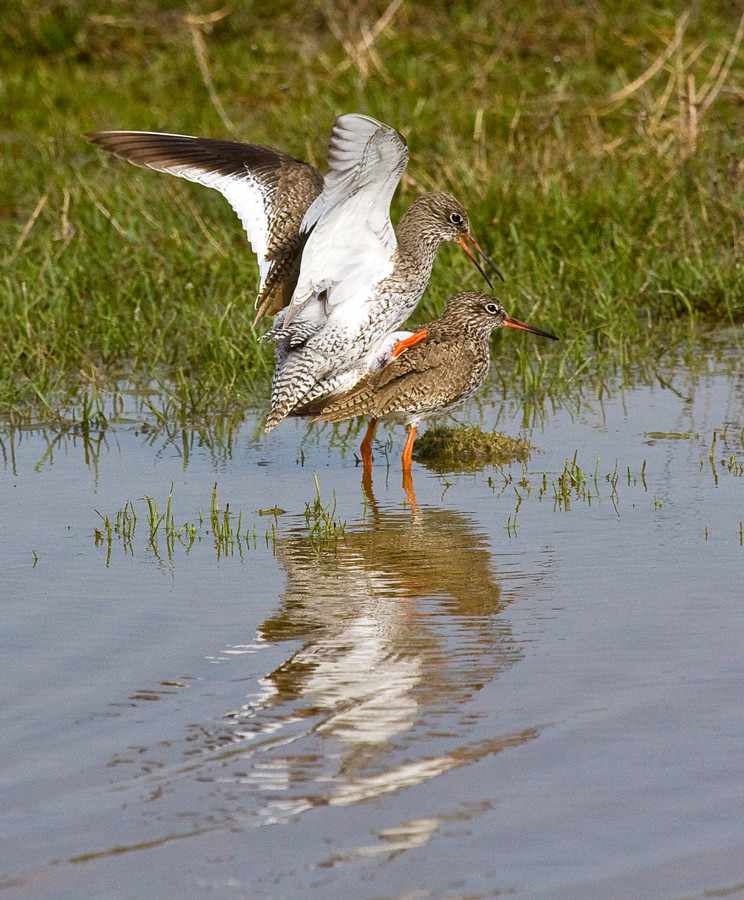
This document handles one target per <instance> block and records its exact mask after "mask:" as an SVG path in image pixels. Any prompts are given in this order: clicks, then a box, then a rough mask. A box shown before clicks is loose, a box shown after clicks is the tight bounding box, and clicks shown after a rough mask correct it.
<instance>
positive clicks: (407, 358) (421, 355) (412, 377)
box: [294, 291, 558, 474]
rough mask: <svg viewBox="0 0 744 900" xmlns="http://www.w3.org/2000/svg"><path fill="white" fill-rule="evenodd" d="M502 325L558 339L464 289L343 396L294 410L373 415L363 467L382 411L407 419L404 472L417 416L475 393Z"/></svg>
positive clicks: (340, 416) (328, 417)
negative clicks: (492, 339)
mask: <svg viewBox="0 0 744 900" xmlns="http://www.w3.org/2000/svg"><path fill="white" fill-rule="evenodd" d="M504 325H505V326H508V327H509V328H518V329H520V330H521V331H529V332H530V333H531V334H537V335H540V336H541V337H546V338H551V339H552V340H554V341H556V340H558V338H557V337H556V336H555V335H554V334H551V333H550V332H548V331H542V330H541V329H540V328H534V327H533V326H532V325H526V324H525V323H524V322H520V321H519V319H514V318H512V316H509V315H507V313H506V311H505V310H504V308H503V307H502V306H500V305H499V304H498V303H496V301H495V300H493V298H492V297H489V296H488V295H487V294H481V293H478V292H477V291H463V292H462V293H459V294H455V296H454V297H452V298H451V299H450V301H449V302H448V304H447V306H446V308H445V310H444V312H443V313H442V315H441V316H440V317H439V318H438V319H435V320H434V321H433V322H430V323H429V324H428V325H424V326H423V327H422V330H421V331H420V332H417V333H416V334H415V335H413V336H412V337H410V338H408V339H407V343H408V348H407V349H405V352H402V353H399V354H396V351H395V350H393V353H392V354H391V356H393V357H394V358H392V359H391V361H389V362H388V363H387V365H385V366H384V367H383V368H381V369H379V370H378V371H376V372H372V373H370V374H368V375H366V376H365V377H364V378H363V379H362V380H361V381H360V382H359V383H358V384H357V385H356V386H355V387H354V388H352V389H351V390H350V391H348V392H347V393H345V394H343V395H342V396H336V397H332V398H330V399H328V400H326V401H325V402H324V401H323V400H320V401H316V402H315V403H311V404H307V405H306V406H305V407H300V408H299V409H298V410H296V411H295V413H294V414H295V415H314V416H315V417H316V420H317V421H321V422H341V421H343V420H344V419H350V418H352V417H353V416H372V421H371V422H370V424H369V428H368V429H367V433H366V435H365V437H364V441H363V442H362V460H363V462H364V467H365V469H370V468H371V466H372V438H373V436H374V432H375V427H376V425H377V420H378V419H379V418H389V419H392V420H393V421H395V422H400V423H403V424H405V425H408V426H410V427H409V432H408V439H407V440H406V445H405V449H404V450H403V457H402V461H403V472H404V474H406V473H407V474H410V470H411V452H412V450H413V442H414V441H415V439H416V429H417V427H418V424H419V422H422V421H423V420H425V419H431V418H435V417H437V416H441V415H443V414H444V413H448V412H451V411H452V410H453V409H455V408H456V407H458V406H460V404H462V403H464V402H465V401H466V400H468V399H469V398H470V397H472V395H473V394H474V393H475V392H476V391H477V390H478V388H479V387H480V386H481V385H482V384H483V382H484V381H485V380H486V375H487V374H488V368H489V365H490V358H489V353H488V339H489V337H490V335H491V332H492V331H494V330H495V329H496V328H501V327H502V326H504ZM396 349H397V348H396Z"/></svg>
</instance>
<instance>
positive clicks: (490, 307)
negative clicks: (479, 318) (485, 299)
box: [486, 303, 499, 316]
mask: <svg viewBox="0 0 744 900" xmlns="http://www.w3.org/2000/svg"><path fill="white" fill-rule="evenodd" d="M498 311H499V308H498V306H497V305H496V304H495V303H486V312H489V313H491V315H492V316H495V315H497V314H498Z"/></svg>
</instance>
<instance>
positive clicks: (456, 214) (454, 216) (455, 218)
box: [449, 212, 465, 225]
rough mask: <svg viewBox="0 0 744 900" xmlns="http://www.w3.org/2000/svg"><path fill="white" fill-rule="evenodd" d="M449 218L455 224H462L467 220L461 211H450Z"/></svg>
mask: <svg viewBox="0 0 744 900" xmlns="http://www.w3.org/2000/svg"><path fill="white" fill-rule="evenodd" d="M449 220H450V222H452V224H453V225H462V223H463V222H464V221H465V219H463V217H462V216H461V215H460V213H459V212H453V213H450V217H449Z"/></svg>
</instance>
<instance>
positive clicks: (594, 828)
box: [0, 343, 744, 898]
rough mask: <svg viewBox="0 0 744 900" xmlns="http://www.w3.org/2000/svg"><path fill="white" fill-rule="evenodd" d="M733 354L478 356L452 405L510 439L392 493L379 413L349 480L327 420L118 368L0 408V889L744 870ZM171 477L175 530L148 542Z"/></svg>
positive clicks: (133, 891)
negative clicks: (539, 396) (527, 401)
mask: <svg viewBox="0 0 744 900" xmlns="http://www.w3.org/2000/svg"><path fill="white" fill-rule="evenodd" d="M737 352H739V351H737V350H736V348H733V347H729V346H728V345H727V344H725V343H722V344H720V345H719V346H718V348H717V350H715V352H714V351H713V350H710V351H709V355H708V357H707V362H705V363H701V362H700V359H699V355H698V361H697V363H696V365H695V366H694V367H690V368H688V367H687V366H685V365H682V364H681V363H680V364H674V365H672V364H668V365H666V366H664V367H662V368H660V369H659V371H658V373H656V374H657V376H658V377H655V378H654V379H653V380H651V383H648V384H639V385H637V386H634V387H629V388H625V389H624V390H616V391H615V392H614V393H613V392H607V391H603V396H602V398H601V399H600V398H599V397H598V395H597V391H591V390H589V389H585V390H584V391H583V392H582V393H581V394H580V397H581V399H580V402H576V403H574V404H573V405H572V406H570V407H556V408H553V407H549V406H547V405H546V406H543V407H539V408H537V407H534V406H530V405H527V406H526V407H522V406H521V405H520V404H517V403H515V402H514V401H513V400H509V399H507V401H506V402H504V401H502V399H501V398H500V397H499V396H497V394H498V391H497V390H496V389H495V388H494V390H493V391H492V393H491V394H490V395H486V397H485V399H483V398H481V399H480V400H479V401H478V402H477V403H475V402H473V403H471V404H470V405H469V406H468V407H467V408H465V409H463V410H462V411H461V412H460V413H459V414H458V419H459V420H461V421H474V422H478V423H479V424H480V425H481V426H482V427H485V428H488V429H490V428H492V427H493V426H494V425H495V424H498V427H499V428H500V429H502V430H504V431H506V432H507V433H509V434H512V435H517V434H523V435H525V436H526V437H527V438H528V439H529V440H530V442H531V443H532V444H533V445H534V446H535V448H536V449H535V450H534V451H533V453H532V456H531V459H530V461H529V463H527V464H526V466H524V467H523V466H522V465H521V464H515V465H513V466H511V467H505V468H504V469H502V470H498V469H496V468H494V467H488V466H486V467H483V468H481V469H479V470H476V471H465V472H457V473H451V472H450V473H439V472H437V471H435V470H433V469H430V468H426V467H424V466H422V465H421V464H416V463H415V464H414V471H413V476H414V487H415V503H414V504H412V503H411V499H409V498H408V497H407V495H406V494H405V492H404V491H403V489H402V487H401V479H400V460H399V454H400V451H401V449H402V444H403V435H402V432H401V430H400V429H397V430H392V431H389V432H387V433H386V432H385V431H384V429H383V430H382V431H381V433H380V437H381V442H380V443H379V444H378V445H377V448H376V452H375V469H374V478H373V489H372V491H371V492H369V491H368V492H366V493H365V492H364V491H363V490H362V486H361V470H360V469H359V468H357V466H356V464H355V449H356V441H357V439H356V437H355V436H354V435H353V434H351V433H347V432H346V430H345V428H341V429H339V430H337V431H333V429H332V428H331V427H329V426H325V427H320V428H319V427H316V426H312V427H310V428H308V426H307V424H306V423H302V422H287V423H284V424H283V425H282V426H281V428H279V429H277V431H276V432H274V433H273V434H272V435H271V436H270V437H269V438H265V437H263V436H262V435H261V432H260V418H259V417H258V416H255V417H254V416H252V415H249V416H247V418H246V420H245V422H244V423H243V424H242V426H241V427H240V428H238V429H237V430H235V431H234V432H231V433H229V434H228V435H227V436H226V432H225V430H222V431H221V432H220V433H219V436H217V437H215V435H214V434H213V433H212V434H210V433H204V432H202V433H199V432H198V431H197V430H191V431H178V430H176V431H171V433H170V434H168V433H165V432H164V431H158V430H157V429H153V428H152V427H150V428H145V429H144V430H143V428H142V425H141V420H142V418H143V416H142V414H141V411H138V408H137V406H136V401H135V400H134V399H132V398H128V399H127V400H126V402H127V403H130V404H131V406H132V409H131V411H132V419H133V420H134V421H133V422H130V423H121V424H119V425H115V426H111V427H109V428H108V429H106V430H105V431H96V430H95V429H93V430H90V431H88V433H87V434H85V433H82V432H81V431H80V430H79V429H78V430H77V431H76V430H75V429H73V430H71V431H68V432H67V433H65V434H60V433H59V432H56V433H52V432H46V433H45V432H44V431H43V430H39V429H37V430H31V431H25V432H19V431H9V430H8V431H6V432H5V433H4V435H3V437H2V447H1V448H0V449H1V450H2V463H3V474H2V478H1V479H0V539H1V540H2V548H3V549H2V567H1V569H0V596H2V599H3V603H2V606H1V607H0V610H1V612H0V615H1V616H2V627H1V629H0V634H2V638H1V639H0V640H1V641H2V656H1V657H0V658H1V659H2V679H3V685H4V697H5V702H4V703H3V710H2V713H1V716H2V727H1V728H0V742H1V743H2V759H3V765H2V768H1V769H0V827H1V829H2V834H3V842H2V849H0V859H1V860H2V870H1V875H0V878H1V879H2V880H0V887H2V888H3V895H4V896H9V897H10V896H12V897H28V898H31V897H34V898H36V897H55V898H57V897H70V898H73V897H75V898H77V897H82V896H86V897H87V896H90V897H104V896H105V897H111V898H119V897H121V898H124V897H152V896H158V897H174V898H176V897H185V896H189V897H190V896H212V895H219V896H221V897H236V898H240V897H246V898H248V897H250V898H255V897H262V898H263V897H266V898H281V897H299V896H302V897H319V898H320V897H344V898H404V897H405V898H408V897H414V896H415V897H417V898H420V897H421V898H451V897H468V898H480V897H494V896H499V895H501V894H504V893H508V894H510V895H512V896H524V897H540V896H545V897H572V898H575V897H597V896H633V897H653V898H662V897H670V898H674V897H703V896H709V895H711V893H712V892H716V891H717V892H721V893H720V895H722V896H729V895H736V894H737V893H741V892H742V891H744V888H742V884H744V763H743V762H742V760H744V753H743V752H742V751H743V750H744V677H743V676H744V662H742V660H743V658H744V654H742V634H743V633H744V603H743V602H742V600H743V598H744V595H743V594H742V577H743V576H744V547H742V524H741V523H742V520H743V519H744V412H743V410H744V403H743V401H744V377H742V376H741V375H739V374H737V371H736V366H732V365H731V363H730V355H731V353H737ZM313 473H317V477H318V484H319V485H320V494H321V502H322V504H323V505H324V506H326V505H327V506H328V514H329V516H331V518H333V519H334V520H336V521H343V522H345V523H346V527H345V532H344V534H343V535H341V536H340V537H338V538H337V539H336V540H333V539H331V540H330V541H328V542H327V544H325V545H321V546H319V545H318V543H317V539H316V538H317V534H316V536H315V538H314V539H313V540H312V541H311V540H310V539H309V536H308V533H309V526H308V521H307V520H306V518H305V515H304V511H305V507H306V504H307V503H310V504H312V503H313V501H314V500H315V497H316V487H315V481H314V477H313ZM215 483H217V497H218V504H219V508H220V511H221V512H222V513H224V508H225V504H226V503H229V504H230V510H231V512H232V514H233V515H232V517H231V518H230V519H229V521H230V522H231V523H232V528H233V538H232V540H231V541H230V540H220V539H219V537H218V539H217V540H216V539H215V535H214V534H213V530H214V529H213V527H212V522H211V516H210V508H211V503H212V491H213V486H214V484H215ZM171 485H172V515H173V520H174V522H175V524H176V525H177V526H178V528H180V526H181V525H182V524H184V523H188V524H189V525H190V526H193V527H192V530H191V535H192V536H193V537H189V532H188V531H184V530H181V532H180V536H179V537H178V538H176V539H174V540H172V541H168V540H167V538H166V535H165V529H164V528H163V526H161V528H160V530H159V531H158V539H157V541H156V542H155V543H153V542H151V541H150V540H149V534H150V530H149V527H148V523H147V514H148V506H147V502H146V501H145V500H144V499H143V498H145V497H146V496H149V497H154V498H156V499H157V503H158V510H159V514H162V513H163V512H164V511H165V504H166V500H167V497H168V494H169V492H170V491H171ZM334 493H335V501H336V509H335V512H334V511H333V510H332V507H331V504H332V502H333V497H334ZM128 501H131V503H132V507H133V508H134V510H135V512H136V515H137V521H136V525H135V526H134V528H133V530H132V532H131V533H130V534H129V537H128V538H127V539H124V537H123V536H122V535H121V534H116V533H112V537H111V540H110V541H109V540H108V536H107V533H106V529H105V526H104V524H103V518H101V517H100V516H99V515H98V514H97V513H96V510H98V511H99V512H100V513H101V514H102V516H103V517H104V518H105V517H108V518H109V522H110V523H113V522H114V521H115V519H116V515H117V513H118V512H119V511H121V510H122V509H123V508H124V507H125V504H127V503H128ZM268 510H274V513H267V511H268ZM238 511H241V519H240V528H241V531H240V536H239V538H238V539H237V540H236V539H235V528H236V526H237V514H238ZM200 512H201V513H202V519H201V521H200V520H199V513H200ZM262 512H263V513H264V514H261V513H262ZM311 521H312V520H311ZM96 528H98V529H99V531H100V532H101V537H99V538H98V539H97V538H96V535H95V529H96Z"/></svg>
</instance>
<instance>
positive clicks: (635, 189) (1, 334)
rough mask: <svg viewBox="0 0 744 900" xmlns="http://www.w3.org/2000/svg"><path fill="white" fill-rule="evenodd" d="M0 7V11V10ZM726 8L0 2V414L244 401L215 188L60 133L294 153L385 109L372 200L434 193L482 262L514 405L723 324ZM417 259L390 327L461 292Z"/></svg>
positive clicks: (729, 296)
mask: <svg viewBox="0 0 744 900" xmlns="http://www.w3.org/2000/svg"><path fill="white" fill-rule="evenodd" d="M6 6H7V5H6ZM740 17H741V8H740V6H739V5H738V4H736V3H733V2H723V0H719V2H711V3H706V4H705V6H704V8H703V6H702V5H695V6H693V7H691V11H690V13H689V15H682V11H681V7H680V6H679V4H673V3H670V2H662V3H657V4H647V3H642V2H640V0H629V2H623V3H620V2H604V3H601V4H598V3H573V4H564V5H562V6H560V7H556V6H555V5H550V4H545V3H541V2H538V0H521V2H519V3H516V2H513V0H500V2H496V0H481V2H478V3H475V2H467V3H466V2H448V3H444V2H435V3H416V2H412V0H404V2H401V3H398V2H394V3H392V4H390V3H389V0H382V2H351V0H348V2H343V0H340V2H335V3H331V2H330V0H326V2H323V3H320V4H300V3H296V2H291V0H284V2H282V0H273V2H272V3H270V4H269V3H266V2H256V3H241V2H238V3H235V4H233V5H229V6H221V5H220V4H215V3H212V4H207V3H200V2H195V0H192V2H190V3H188V4H185V5H183V6H182V7H174V6H173V4H171V3H168V2H165V0H158V2H156V0H117V2H108V3H104V2H99V3H87V2H86V3H83V2H82V0H66V2H64V0H18V2H16V3H14V4H10V6H9V8H8V9H4V11H3V12H2V13H0V167H1V170H0V260H1V263H0V273H1V274H0V415H2V416H4V417H6V418H7V417H12V418H13V419H14V420H15V421H23V420H26V419H29V418H31V419H35V420H38V419H39V418H42V419H43V418H52V417H53V416H54V415H55V414H56V413H57V412H58V410H59V409H60V407H61V406H64V405H66V404H70V403H74V402H76V399H79V398H82V396H83V395H84V394H85V392H86V391H88V390H89V389H90V385H91V383H93V384H95V385H96V386H106V385H107V384H109V383H111V382H112V380H115V379H122V378H123V379H129V380H131V381H134V382H148V381H151V380H152V379H159V380H160V381H162V382H164V383H166V384H168V385H169V389H170V391H171V393H172V395H173V398H174V400H173V404H172V409H173V416H174V418H177V417H180V418H181V419H184V418H189V417H191V418H202V419H203V418H205V417H209V416H213V415H215V414H216V413H225V412H226V411H235V410H236V409H240V408H243V407H245V406H247V405H249V404H252V403H255V402H256V401H257V400H260V399H261V398H263V397H264V396H265V395H266V393H267V390H268V388H267V384H268V379H269V378H270V374H271V369H272V359H271V353H270V349H269V348H268V347H267V346H265V345H264V344H261V343H259V341H258V337H259V334H260V331H262V330H263V327H262V328H261V329H260V330H259V332H257V331H256V330H255V329H254V327H253V307H252V303H253V298H254V297H255V293H256V287H257V283H258V271H257V267H256V265H255V261H254V259H253V257H252V255H251V253H250V251H249V250H248V248H247V246H246V242H245V238H244V236H243V233H242V229H241V228H240V225H239V223H238V222H237V219H236V217H235V216H234V214H233V213H232V210H231V209H230V208H229V206H228V205H227V203H226V201H224V200H223V199H222V198H221V197H220V196H219V195H218V194H216V193H215V192H213V191H208V190H206V189H203V188H199V187H198V186H193V185H188V184H185V183H183V182H180V181H178V180H177V179H171V178H168V177H167V176H164V175H159V174H156V173H150V172H146V171H143V170H140V169H135V168H133V167H131V166H129V165H127V164H125V163H122V162H119V161H115V160H110V159H108V158H107V157H106V156H105V155H104V154H103V153H101V152H100V151H98V150H96V149H95V148H93V147H91V146H90V145H88V144H87V143H86V142H85V141H84V140H83V138H82V135H83V134H84V133H85V132H87V131H92V130H98V129H105V128H135V129H137V128H140V129H150V130H163V131H175V132H182V133H190V134H202V135H210V136H221V137H228V138H237V139H242V140H248V141H255V142H259V143H264V144H268V145H272V146H276V147H280V148H282V149H285V150H287V151H289V152H291V153H294V154H295V155H298V156H301V157H303V158H306V159H309V160H310V161H312V162H314V163H316V164H318V165H320V166H322V164H323V156H324V150H325V145H326V141H327V136H328V134H329V131H330V127H331V124H332V122H333V119H334V117H335V116H336V115H337V114H339V113H341V112H350V111H360V112H366V113H369V114H371V115H374V116H376V117H377V118H380V119H382V120H383V121H386V122H389V123H390V124H393V125H395V126H396V127H397V128H399V129H400V130H401V131H403V132H404V133H405V134H406V136H407V138H408V141H409V146H410V150H411V162H410V164H409V167H408V170H407V173H406V175H405V176H404V179H403V183H402V187H401V189H400V190H399V192H398V194H397V195H396V199H395V201H394V216H398V215H399V214H400V213H401V211H402V210H403V209H404V208H405V207H406V206H407V205H408V204H409V203H410V202H411V200H412V199H413V197H414V196H415V195H416V193H417V192H418V191H420V190H425V189H429V188H435V187H436V188H442V189H447V190H451V191H452V192H453V193H455V194H456V195H458V196H459V197H460V198H461V199H462V200H463V201H464V202H465V203H466V205H467V207H468V210H469V213H470V217H471V222H472V226H473V231H474V233H475V235H476V237H477V238H478V240H479V242H480V243H481V244H482V245H483V246H484V248H485V249H486V250H487V252H489V254H490V255H491V256H492V257H493V258H494V260H495V261H496V262H497V264H498V265H499V267H500V268H501V269H502V271H504V273H505V274H506V276H507V282H506V284H505V285H503V286H501V285H499V286H497V288H496V293H497V296H498V298H499V299H500V300H501V301H502V302H503V303H504V305H505V306H507V308H508V310H509V311H510V312H511V313H513V314H514V315H517V316H519V317H520V318H522V319H525V320H527V321H530V322H533V323H534V324H536V325H538V326H542V327H546V328H549V329H550V330H552V331H554V332H556V333H557V334H559V335H561V336H562V337H563V338H564V340H563V341H562V343H561V344H560V345H556V346H553V345H551V346H550V347H547V346H545V345H542V344H540V342H539V341H537V340H534V339H530V338H529V337H527V336H525V337H524V338H515V336H514V335H511V334H510V335H508V336H505V335H500V336H498V337H497V338H496V339H495V343H496V344H497V345H498V354H499V360H500V366H499V367H498V368H499V372H501V373H503V376H502V377H503V378H504V380H505V382H507V383H508V384H509V386H510V389H516V390H517V391H519V392H521V393H522V394H524V396H530V397H537V398H539V397H542V396H544V395H545V394H546V393H548V394H550V395H551V396H557V395H559V394H560V392H561V391H563V390H567V389H572V383H574V382H575V380H576V379H577V378H579V377H581V378H583V377H584V376H592V377H594V378H600V379H602V378H604V377H605V376H606V375H607V373H612V374H613V375H614V374H617V373H619V374H621V375H624V374H627V373H629V372H631V371H633V370H634V369H636V368H637V367H639V366H645V365H648V364H649V361H653V360H654V359H656V358H657V357H658V356H659V355H660V354H661V353H663V352H665V350H666V349H668V348H669V347H676V346H683V345H684V341H685V340H686V339H688V338H689V337H690V336H693V335H695V334H696V333H697V332H698V331H699V330H701V329H705V328H708V327H709V326H710V325H711V324H714V323H719V322H723V323H725V324H726V325H732V324H740V323H741V322H742V319H743V318H744V280H743V279H742V277H741V262H740V260H741V257H742V249H743V244H744V202H743V201H744V163H743V162H742V161H743V160H744V104H743V103H742V99H743V98H744V51H743V50H742V47H744V42H742V29H741V22H740ZM478 284H479V279H478V276H477V273H475V272H473V270H472V269H471V267H470V264H469V263H468V261H467V260H466V259H465V258H464V256H463V254H461V253H460V251H459V250H457V248H453V247H449V246H446V247H444V248H442V250H441V251H440V254H439V257H438V261H437V264H436V266H435V271H434V275H433V278H432V281H431V283H430V287H429V289H428V291H427V293H426V295H425V298H424V301H423V302H422V305H421V307H420V309H419V310H418V311H417V313H416V317H415V318H416V320H417V321H419V322H420V321H424V320H426V319H427V318H430V317H431V316H433V315H436V314H437V313H438V312H439V310H440V309H441V306H442V304H443V302H444V301H445V299H446V298H447V297H448V296H450V295H451V294H453V293H455V292H456V291H457V290H460V289H462V288H464V287H473V286H478Z"/></svg>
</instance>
